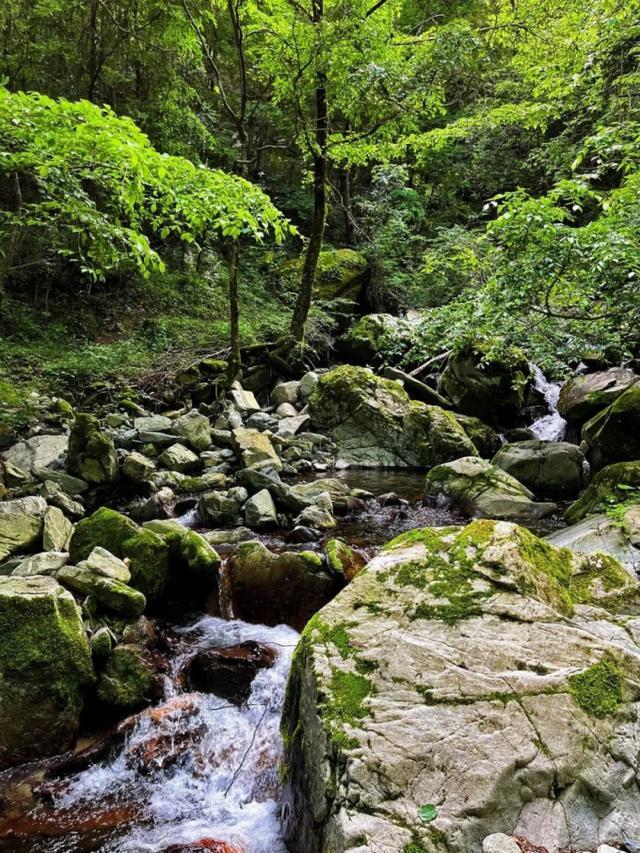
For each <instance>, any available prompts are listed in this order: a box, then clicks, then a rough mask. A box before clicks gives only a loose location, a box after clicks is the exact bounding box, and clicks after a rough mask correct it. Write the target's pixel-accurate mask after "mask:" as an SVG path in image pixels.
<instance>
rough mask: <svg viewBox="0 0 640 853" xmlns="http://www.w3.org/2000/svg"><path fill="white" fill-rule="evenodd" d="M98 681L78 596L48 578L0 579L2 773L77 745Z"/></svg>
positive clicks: (0, 745) (0, 739) (0, 737)
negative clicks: (89, 693) (90, 695)
mask: <svg viewBox="0 0 640 853" xmlns="http://www.w3.org/2000/svg"><path fill="white" fill-rule="evenodd" d="M93 679H94V675H93V667H92V663H91V655H90V652H89V644H88V641H87V637H86V635H85V632H84V627H83V624H82V617H81V613H80V608H79V607H78V606H77V604H76V602H75V601H74V599H73V596H72V595H71V594H70V593H69V592H67V591H66V590H65V589H63V588H62V587H61V586H60V584H59V583H58V582H57V581H56V580H54V579H53V578H49V577H31V578H27V577H11V578H0V768H5V767H8V766H11V765H13V764H19V763H22V762H25V761H30V760H33V759H37V758H42V757H44V756H48V755H52V754H54V753H57V752H61V751H62V750H64V749H66V748H67V747H69V746H71V744H72V743H73V740H74V738H75V736H76V734H77V732H78V726H79V721H80V712H81V710H82V706H83V700H84V695H85V692H86V690H87V688H88V687H89V686H90V685H91V684H92V683H93Z"/></svg>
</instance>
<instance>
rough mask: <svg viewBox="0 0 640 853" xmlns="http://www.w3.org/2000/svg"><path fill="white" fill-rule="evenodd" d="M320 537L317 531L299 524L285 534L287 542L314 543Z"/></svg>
mask: <svg viewBox="0 0 640 853" xmlns="http://www.w3.org/2000/svg"><path fill="white" fill-rule="evenodd" d="M321 536H322V534H321V533H320V531H319V530H315V529H314V528H313V527H305V526H304V525H301V524H299V525H297V526H296V527H294V528H293V530H291V531H290V532H289V533H288V534H287V542H292V543H295V542H316V541H317V540H318V539H320V537H321Z"/></svg>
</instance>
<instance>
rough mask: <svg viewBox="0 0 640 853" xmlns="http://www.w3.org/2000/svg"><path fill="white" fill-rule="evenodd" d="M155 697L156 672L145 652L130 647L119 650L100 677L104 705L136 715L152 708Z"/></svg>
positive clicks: (100, 691)
mask: <svg viewBox="0 0 640 853" xmlns="http://www.w3.org/2000/svg"><path fill="white" fill-rule="evenodd" d="M155 693H156V681H155V677H154V673H153V669H152V667H151V665H150V663H149V661H148V660H147V658H146V655H145V653H144V651H143V650H142V649H141V648H140V647H139V646H137V645H134V644H129V643H124V644H122V645H119V646H116V647H115V649H113V650H112V651H111V653H110V654H109V657H108V658H107V661H106V663H105V665H104V668H103V669H102V671H101V672H100V674H99V677H98V684H97V689H96V694H97V697H98V699H99V700H100V702H101V703H102V704H103V705H107V706H110V707H112V708H116V709H119V710H127V711H134V710H136V709H138V708H142V707H144V706H145V705H148V704H149V703H150V702H151V701H152V700H153V698H154V694H155Z"/></svg>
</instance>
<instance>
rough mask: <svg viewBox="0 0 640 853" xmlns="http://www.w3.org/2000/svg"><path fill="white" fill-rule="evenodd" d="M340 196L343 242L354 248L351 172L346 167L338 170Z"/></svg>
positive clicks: (354, 231)
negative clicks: (342, 217)
mask: <svg viewBox="0 0 640 853" xmlns="http://www.w3.org/2000/svg"><path fill="white" fill-rule="evenodd" d="M340 195H341V196H342V212H343V216H344V242H345V245H347V246H355V244H356V230H355V227H354V221H353V205H352V203H351V170H350V169H349V167H348V166H345V168H344V169H341V170H340Z"/></svg>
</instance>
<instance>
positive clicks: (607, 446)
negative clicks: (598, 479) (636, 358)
mask: <svg viewBox="0 0 640 853" xmlns="http://www.w3.org/2000/svg"><path fill="white" fill-rule="evenodd" d="M582 439H583V441H586V443H587V444H588V445H589V459H590V461H591V462H592V464H594V465H595V466H596V467H597V468H601V467H602V466H603V465H608V464H610V463H612V462H627V461H630V460H633V459H640V384H638V383H636V384H635V385H632V386H631V387H630V388H627V390H626V391H624V392H623V393H622V394H621V395H620V396H619V397H618V398H617V400H615V402H613V403H612V404H611V405H610V406H609V407H608V408H606V409H604V410H603V411H602V412H599V413H598V414H597V415H595V416H594V417H593V418H591V420H590V421H588V422H587V423H586V424H585V425H584V427H583V428H582Z"/></svg>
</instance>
